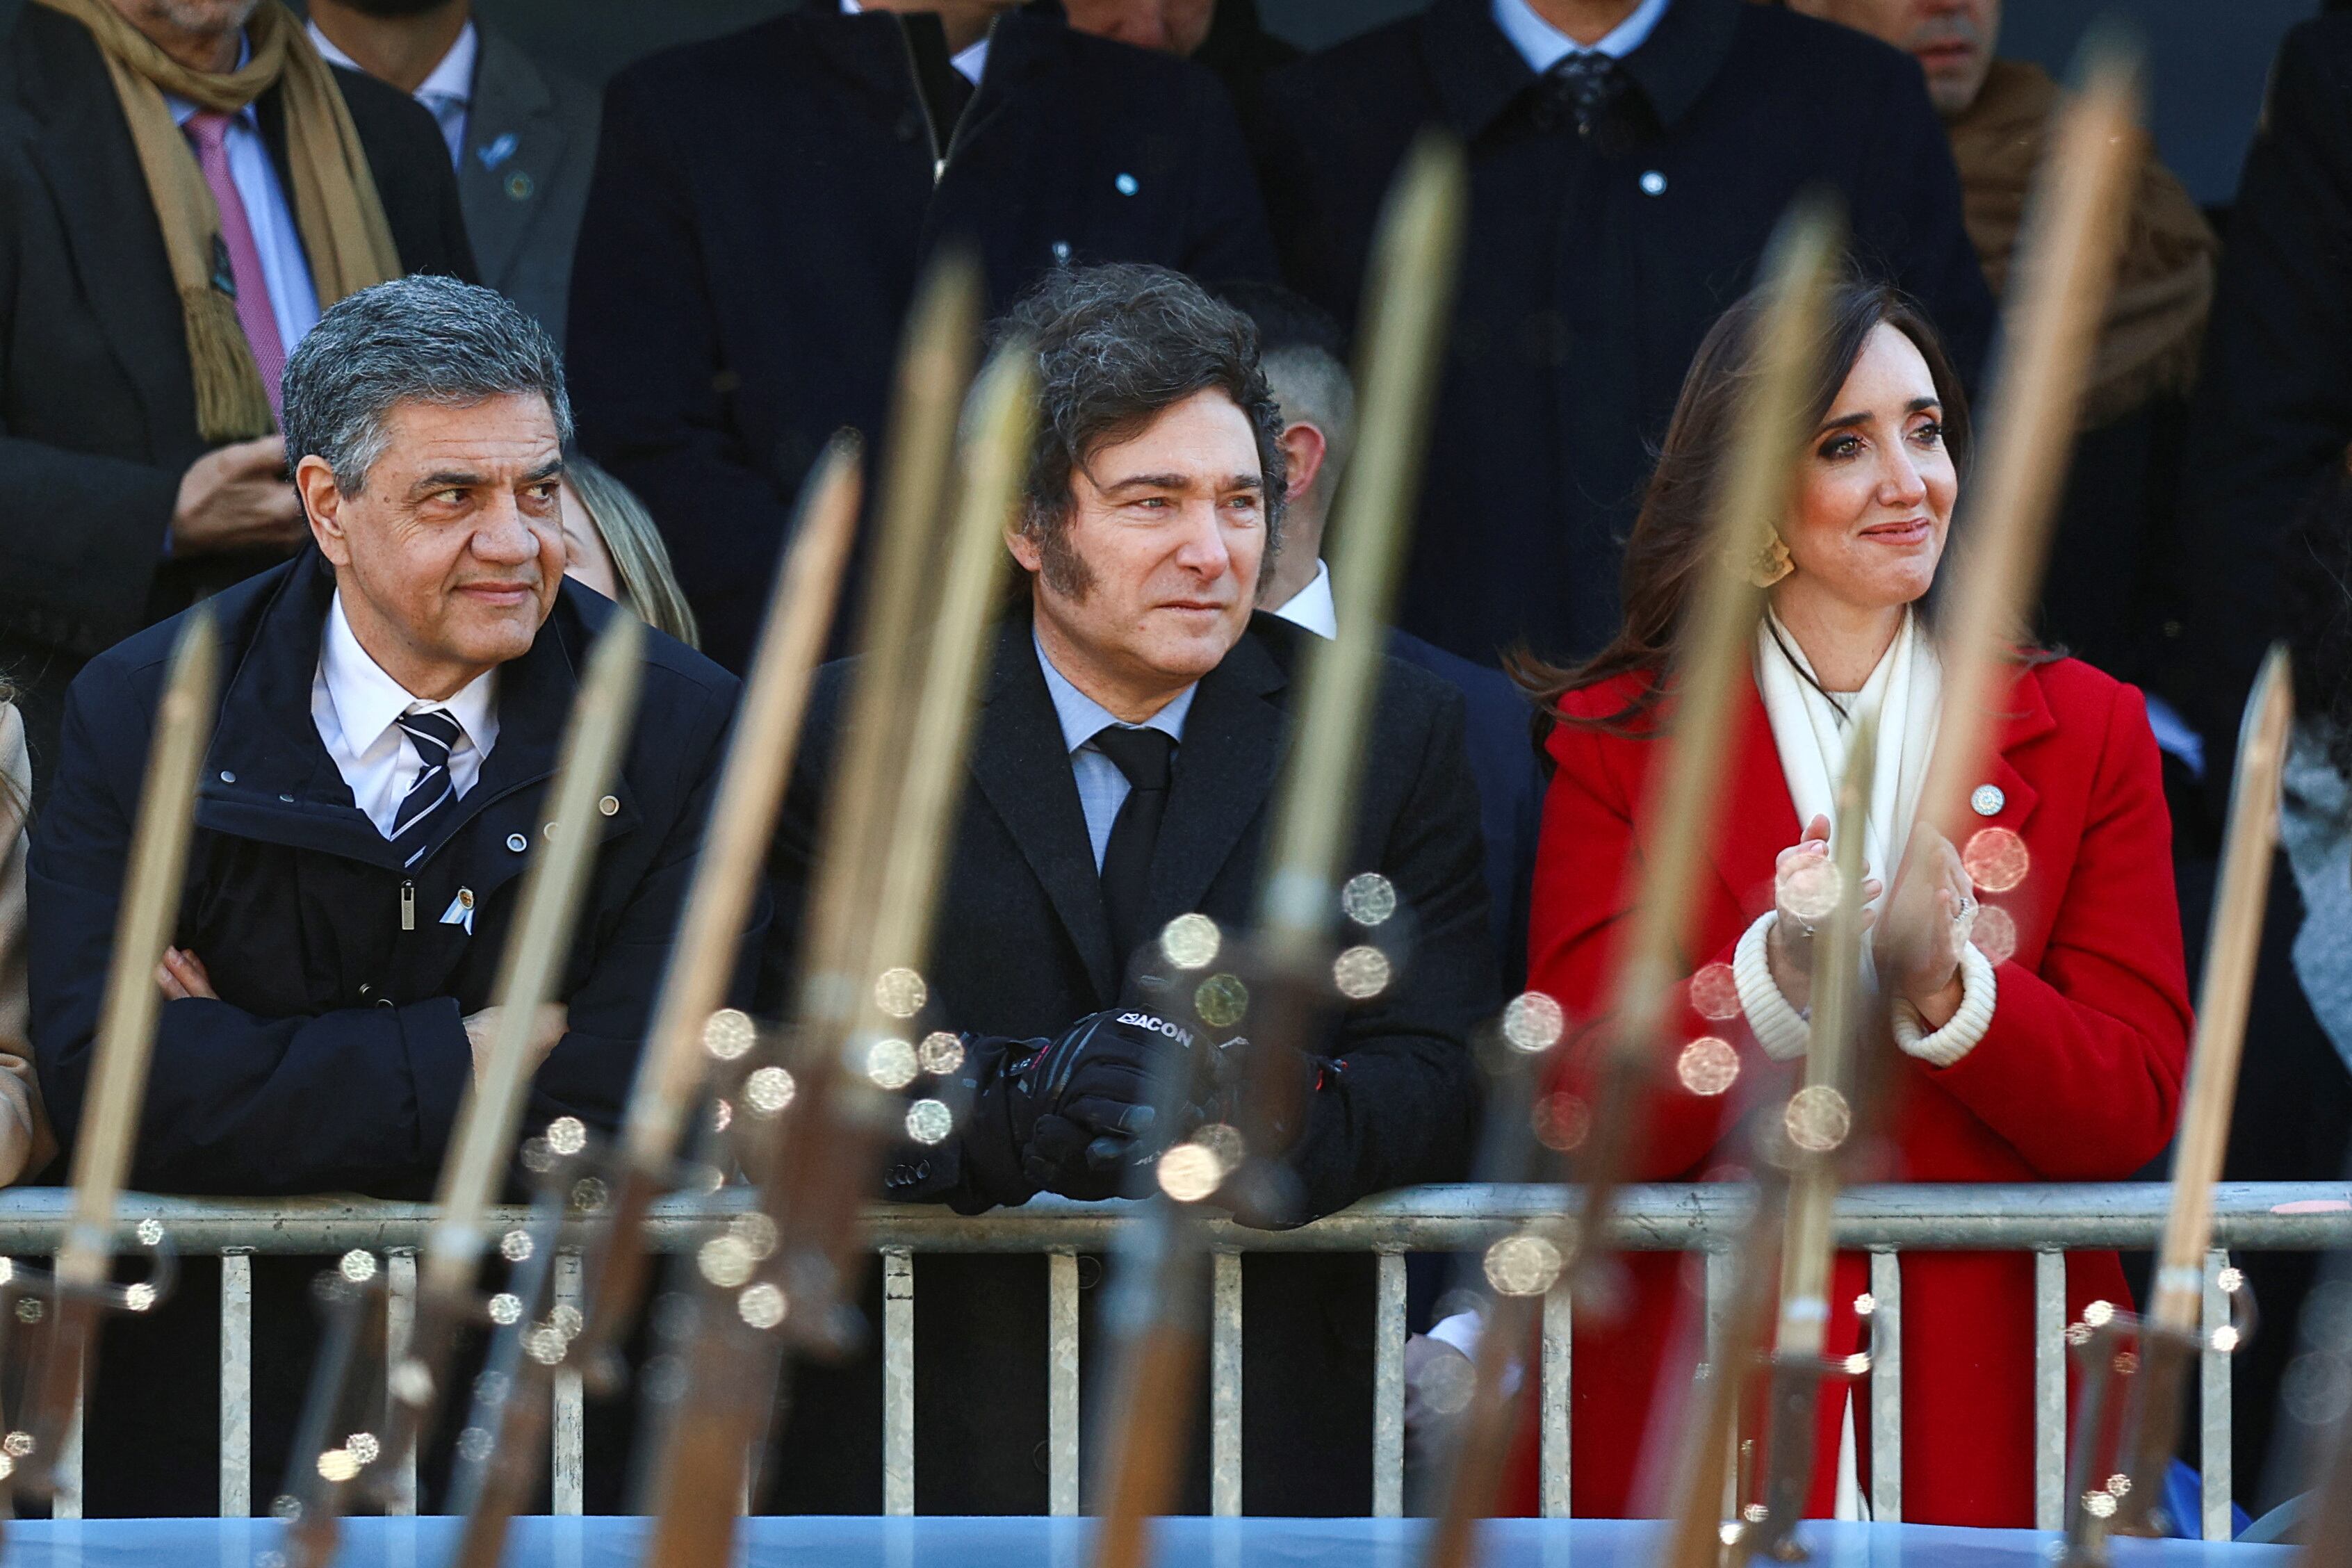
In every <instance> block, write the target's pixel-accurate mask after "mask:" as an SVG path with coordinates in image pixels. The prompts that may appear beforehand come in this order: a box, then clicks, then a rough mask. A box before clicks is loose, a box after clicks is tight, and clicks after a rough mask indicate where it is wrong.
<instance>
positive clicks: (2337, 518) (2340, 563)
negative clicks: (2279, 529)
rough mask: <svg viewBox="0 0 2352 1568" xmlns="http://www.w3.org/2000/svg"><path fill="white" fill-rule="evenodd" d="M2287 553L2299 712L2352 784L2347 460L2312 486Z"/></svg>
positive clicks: (2290, 642)
mask: <svg viewBox="0 0 2352 1568" xmlns="http://www.w3.org/2000/svg"><path fill="white" fill-rule="evenodd" d="M2281 589H2282V594H2283V596H2284V599H2285V601H2286V603H2285V606H2284V610H2285V614H2284V616H2283V619H2284V623H2285V626H2286V630H2287V646H2288V651H2289V652H2290V653H2291V654H2292V655H2293V656H2294V706H2295V712H2296V713H2297V715H2298V716H2299V717H2300V718H2302V719H2303V720H2305V721H2315V722H2316V724H2317V725H2318V727H2319V729H2320V731H2321V732H2322V733H2324V734H2325V735H2326V738H2327V760H2328V761H2329V762H2330V763H2333V764H2335V767H2336V772H2337V773H2341V774H2342V775H2343V776H2344V777H2345V778H2346V779H2347V780H2352V472H2347V468H2346V464H2345V463H2344V461H2342V460H2338V461H2337V462H2336V463H2335V464H2333V465H2331V466H2330V467H2329V468H2328V470H2327V472H2326V475H2325V476H2324V477H2323V478H2322V479H2321V480H2320V481H2319V483H2318V484H2317V485H2315V487H2314V488H2313V492H2312V496H2311V499H2310V500H2309V502H2308V503H2307V504H2306V505H2305V508H2304V510H2303V513H2302V515H2301V516H2300V517H2299V518H2298V519H2296V521H2295V525H2294V529H2293V531H2290V532H2289V534H2288V535H2287V539H2286V547H2285V550H2284V563H2283V566H2282V570H2281Z"/></svg>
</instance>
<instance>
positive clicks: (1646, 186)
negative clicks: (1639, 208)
mask: <svg viewBox="0 0 2352 1568" xmlns="http://www.w3.org/2000/svg"><path fill="white" fill-rule="evenodd" d="M1642 194H1643V195H1645V196H1663V195H1665V194H1666V177H1665V176H1664V174H1660V173H1658V171H1657V170H1655V169H1651V170H1648V171H1646V172H1645V173H1643V175H1642Z"/></svg>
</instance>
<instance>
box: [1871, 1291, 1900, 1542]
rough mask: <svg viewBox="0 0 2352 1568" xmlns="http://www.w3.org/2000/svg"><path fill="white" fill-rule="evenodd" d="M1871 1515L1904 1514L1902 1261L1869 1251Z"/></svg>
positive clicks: (1895, 1518)
mask: <svg viewBox="0 0 2352 1568" xmlns="http://www.w3.org/2000/svg"><path fill="white" fill-rule="evenodd" d="M1870 1297H1871V1300H1872V1301H1873V1302H1874V1307H1873V1310H1872V1311H1871V1314H1870V1517H1871V1518H1872V1519H1874V1520H1884V1521H1886V1522H1888V1523H1890V1524H1893V1523H1897V1522H1899V1521H1901V1520H1902V1518H1903V1259H1902V1258H1901V1257H1900V1256H1898V1255H1897V1254H1895V1253H1892V1252H1874V1253H1872V1254H1871V1255H1870Z"/></svg>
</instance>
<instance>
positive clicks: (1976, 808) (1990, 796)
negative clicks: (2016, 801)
mask: <svg viewBox="0 0 2352 1568" xmlns="http://www.w3.org/2000/svg"><path fill="white" fill-rule="evenodd" d="M2008 804H2009V796H2007V795H2003V794H2001V793H2000V785H1999V784H1979V785H1977V787H1976V789H1975V791H1974V792H1973V793H1972V794H1970V795H1969V810H1970V811H1973V812H1975V813H1976V814H1977V815H1978V816H2000V808H2001V807H2002V806H2004V805H2008Z"/></svg>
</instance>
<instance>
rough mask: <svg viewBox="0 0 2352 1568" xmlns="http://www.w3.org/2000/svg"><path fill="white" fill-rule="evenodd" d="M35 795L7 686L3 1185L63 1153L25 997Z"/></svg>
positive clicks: (0, 795)
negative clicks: (29, 816) (37, 1073)
mask: <svg viewBox="0 0 2352 1568" xmlns="http://www.w3.org/2000/svg"><path fill="white" fill-rule="evenodd" d="M32 798H33V765H32V762H31V759H30V758H29V757H28V756H27V755H26V751H25V721H24V719H23V717H22V716H21V715H20V714H18V713H17V711H16V704H15V703H14V702H12V701H9V700H8V698H7V691H6V689H5V687H0V1185H13V1184H16V1183H17V1182H21V1181H23V1180H24V1179H25V1178H26V1177H27V1176H35V1175H38V1174H39V1173H40V1172H41V1168H42V1167H43V1166H45V1165H47V1163H49V1161H50V1160H51V1159H53V1158H54V1157H55V1156H56V1154H57V1152H58V1140H57V1135H56V1134H55V1133H53V1132H51V1131H49V1118H48V1114H47V1111H46V1110H43V1109H42V1106H41V1085H40V1080H39V1079H36V1078H35V1077H34V1076H33V1043H32V1042H33V1031H32V1020H31V1018H30V1016H29V1012H30V1009H29V1006H28V1005H27V1003H26V994H25V821H26V808H27V806H28V805H30V803H31V801H32Z"/></svg>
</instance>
